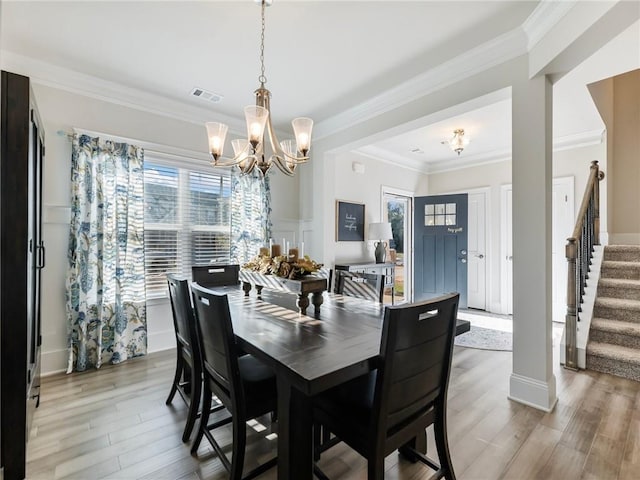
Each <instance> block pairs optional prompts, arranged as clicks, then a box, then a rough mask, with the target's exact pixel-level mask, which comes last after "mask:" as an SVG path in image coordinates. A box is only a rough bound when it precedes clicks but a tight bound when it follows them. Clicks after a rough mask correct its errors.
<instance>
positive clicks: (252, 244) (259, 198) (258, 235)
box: [231, 168, 271, 265]
mask: <svg viewBox="0 0 640 480" xmlns="http://www.w3.org/2000/svg"><path fill="white" fill-rule="evenodd" d="M270 237H271V187H270V185H269V177H264V178H263V177H262V174H261V173H260V172H259V171H258V169H257V168H256V169H255V170H254V171H253V172H252V173H251V174H249V175H240V173H239V171H238V170H237V169H235V168H234V169H233V171H232V173H231V261H232V262H235V263H239V264H240V265H242V264H244V263H246V262H248V261H249V259H251V258H253V257H255V256H256V255H257V254H258V252H259V251H260V247H264V246H266V245H268V244H269V238H270Z"/></svg>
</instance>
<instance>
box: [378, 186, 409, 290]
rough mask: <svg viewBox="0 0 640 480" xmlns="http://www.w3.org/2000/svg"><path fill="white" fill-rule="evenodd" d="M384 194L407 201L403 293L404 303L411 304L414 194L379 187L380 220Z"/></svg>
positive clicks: (392, 188)
mask: <svg viewBox="0 0 640 480" xmlns="http://www.w3.org/2000/svg"><path fill="white" fill-rule="evenodd" d="M385 194H389V195H397V196H400V197H406V198H407V199H408V200H409V206H408V208H407V210H408V211H407V212H406V219H408V220H406V219H405V220H406V221H405V223H406V225H407V231H406V232H404V234H405V239H406V243H407V250H408V252H405V255H404V275H405V277H404V282H405V284H404V291H405V295H404V298H405V302H413V256H414V250H413V209H414V201H413V199H414V197H415V192H412V191H411V190H403V189H401V188H395V187H389V186H387V185H381V187H380V219H383V218H384V196H385Z"/></svg>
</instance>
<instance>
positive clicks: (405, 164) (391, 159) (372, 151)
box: [354, 145, 429, 175]
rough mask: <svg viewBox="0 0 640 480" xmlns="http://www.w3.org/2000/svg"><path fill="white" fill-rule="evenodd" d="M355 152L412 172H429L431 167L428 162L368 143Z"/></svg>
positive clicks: (426, 173) (425, 173)
mask: <svg viewBox="0 0 640 480" xmlns="http://www.w3.org/2000/svg"><path fill="white" fill-rule="evenodd" d="M354 153H356V154H358V155H360V156H362V157H365V158H370V159H372V160H377V161H378V162H382V163H388V164H389V165H393V166H394V167H400V168H404V169H406V170H411V171H412V172H417V173H420V174H423V175H428V174H429V169H428V166H427V163H426V162H422V161H420V160H415V159H412V158H407V157H405V156H403V155H398V154H397V153H393V152H389V151H388V150H384V149H382V148H379V147H375V146H373V145H367V146H364V147H361V148H358V149H356V150H354Z"/></svg>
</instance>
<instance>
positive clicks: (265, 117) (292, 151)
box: [206, 0, 313, 176]
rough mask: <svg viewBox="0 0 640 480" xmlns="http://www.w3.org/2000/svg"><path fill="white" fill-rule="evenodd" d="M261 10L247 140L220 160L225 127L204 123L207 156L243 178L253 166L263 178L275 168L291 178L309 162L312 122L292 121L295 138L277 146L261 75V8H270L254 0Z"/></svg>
mask: <svg viewBox="0 0 640 480" xmlns="http://www.w3.org/2000/svg"><path fill="white" fill-rule="evenodd" d="M255 2H256V3H260V4H261V8H262V33H261V35H260V67H261V69H260V76H259V77H258V81H259V82H260V86H259V87H258V89H257V90H256V91H255V95H256V104H255V105H249V106H247V107H244V115H245V120H246V123H247V139H236V140H232V141H231V146H232V148H233V154H234V156H233V158H228V157H223V155H222V154H223V150H224V142H225V138H226V136H227V130H228V129H229V127H228V126H227V125H225V124H223V123H218V122H207V123H206V127H207V136H208V138H209V152H210V153H211V156H212V157H213V165H215V166H223V167H230V166H237V167H238V168H239V169H240V171H241V173H242V174H243V175H246V174H249V173H251V172H252V171H253V169H254V168H255V167H256V166H257V167H258V168H259V169H260V171H261V172H262V174H263V175H266V174H267V172H268V171H269V169H270V168H271V166H272V165H273V164H275V165H276V166H277V167H278V168H279V169H280V170H281V171H282V172H283V173H285V174H286V175H289V176H291V175H293V174H294V172H295V169H296V166H297V165H298V164H300V163H305V162H306V161H307V160H308V159H309V155H308V154H309V149H310V148H311V129H312V128H313V120H311V119H310V118H305V117H300V118H295V119H294V120H293V121H292V122H291V125H292V126H293V133H294V135H295V142H294V141H293V140H283V141H282V142H278V138H277V137H276V133H275V131H274V130H273V126H272V124H271V110H270V105H269V99H270V98H271V92H269V90H267V89H266V88H265V84H266V83H267V77H265V75H264V30H265V21H264V13H265V8H266V7H267V6H269V5H271V3H272V0H255ZM265 128H266V130H267V132H266V133H267V134H268V136H269V141H268V143H269V148H268V149H267V146H266V145H265V138H264V137H265Z"/></svg>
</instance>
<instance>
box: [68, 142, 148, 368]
mask: <svg viewBox="0 0 640 480" xmlns="http://www.w3.org/2000/svg"><path fill="white" fill-rule="evenodd" d="M143 156H144V153H143V150H142V148H139V147H135V146H132V145H127V144H126V143H116V142H111V141H104V140H101V139H99V138H91V137H89V136H87V135H80V136H76V137H75V138H74V141H73V153H72V158H71V188H72V193H71V230H70V234H69V251H68V260H69V270H68V273H67V285H66V287H67V316H68V342H69V364H68V368H67V372H71V371H74V370H75V371H83V370H86V369H88V368H92V367H95V368H100V366H101V365H102V364H105V363H120V362H123V361H125V360H126V359H128V358H130V357H136V356H140V355H145V354H146V352H147V317H146V302H145V281H144V177H143Z"/></svg>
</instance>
